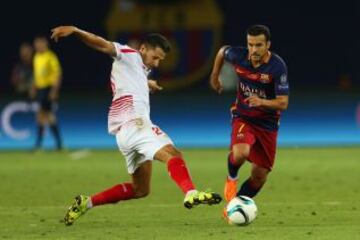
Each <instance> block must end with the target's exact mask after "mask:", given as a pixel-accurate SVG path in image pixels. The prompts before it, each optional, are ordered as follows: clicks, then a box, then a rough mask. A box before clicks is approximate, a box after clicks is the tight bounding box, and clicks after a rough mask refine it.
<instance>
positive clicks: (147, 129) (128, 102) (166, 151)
mask: <svg viewBox="0 0 360 240" xmlns="http://www.w3.org/2000/svg"><path fill="white" fill-rule="evenodd" d="M69 35H75V36H77V37H78V38H79V39H80V40H81V41H82V42H84V43H85V44H86V45H88V46H89V47H91V48H94V49H96V50H98V51H100V52H103V53H106V54H108V55H110V56H111V57H113V60H114V61H113V65H112V71H111V77H110V78H111V79H110V81H111V87H112V91H113V101H112V104H111V106H110V110H109V115H108V129H109V133H110V134H113V135H115V136H116V140H117V144H118V147H119V149H120V151H121V152H122V154H123V155H124V157H125V160H126V164H127V170H128V173H129V174H130V176H131V180H132V181H131V182H126V183H122V184H118V185H115V186H113V187H111V188H109V189H107V190H105V191H102V192H100V193H97V194H95V195H92V196H84V195H79V196H77V197H75V201H74V203H73V204H72V205H71V206H70V207H69V209H68V211H67V213H66V215H65V218H64V220H65V224H66V225H71V224H73V222H74V221H75V220H76V219H78V218H79V217H80V216H81V215H83V214H84V213H85V212H86V211H87V210H89V209H90V208H92V207H94V206H99V205H103V204H108V203H117V202H119V201H123V200H129V199H137V198H143V197H146V196H147V195H148V194H149V191H150V179H151V169H152V160H153V159H155V160H159V161H161V162H163V163H165V164H167V169H168V172H169V175H170V177H171V178H172V180H173V181H174V182H175V183H176V184H177V185H178V187H179V188H180V189H181V190H182V191H183V193H184V194H185V198H184V206H185V207H186V208H189V209H190V208H192V207H194V206H195V205H198V204H208V205H212V204H218V203H220V202H221V197H220V195H219V194H217V193H214V192H211V191H197V190H196V188H195V186H194V184H193V182H192V180H191V177H190V173H189V171H188V169H187V167H186V165H185V161H184V160H183V158H182V154H181V152H180V151H179V150H177V149H176V148H175V147H174V144H173V142H172V141H171V139H170V138H169V137H168V136H167V135H166V134H165V133H164V132H163V131H162V130H161V129H160V128H159V127H158V126H156V125H154V124H153V123H152V122H151V120H150V104H149V91H155V90H160V89H161V87H160V86H159V85H157V83H156V82H155V81H152V80H148V78H147V76H148V74H149V72H150V71H151V69H152V68H156V67H158V66H159V64H160V62H161V61H162V60H164V59H165V57H166V54H167V53H168V52H169V51H170V44H169V42H168V40H167V39H166V38H165V37H163V36H162V35H160V34H156V33H153V34H149V35H147V36H146V37H145V38H144V39H143V40H142V41H141V43H140V49H139V50H135V49H132V48H130V47H129V46H127V45H121V44H119V43H116V42H110V41H107V40H105V39H103V38H101V37H99V36H96V35H94V34H92V33H89V32H86V31H83V30H81V29H79V28H77V27H74V26H60V27H56V28H54V29H52V35H51V38H52V39H54V40H55V41H56V42H57V41H58V39H59V38H62V37H67V36H69Z"/></svg>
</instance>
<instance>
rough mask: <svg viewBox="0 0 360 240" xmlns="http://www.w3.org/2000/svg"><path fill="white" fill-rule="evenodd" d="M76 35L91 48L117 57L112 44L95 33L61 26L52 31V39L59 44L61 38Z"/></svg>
mask: <svg viewBox="0 0 360 240" xmlns="http://www.w3.org/2000/svg"><path fill="white" fill-rule="evenodd" d="M72 34H74V35H75V36H77V37H78V38H80V40H81V41H83V42H84V43H85V44H86V45H88V46H89V47H91V48H93V49H95V50H98V51H100V52H103V53H106V54H108V55H110V56H113V57H114V56H116V49H115V46H114V44H113V43H112V42H110V41H107V40H106V39H104V38H102V37H99V36H97V35H95V34H93V33H90V32H86V31H84V30H81V29H79V28H77V27H75V26H59V27H56V28H53V29H52V30H51V38H52V39H54V40H55V42H57V41H58V40H59V39H60V38H63V37H67V36H70V35H72Z"/></svg>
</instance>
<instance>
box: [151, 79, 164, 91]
mask: <svg viewBox="0 0 360 240" xmlns="http://www.w3.org/2000/svg"><path fill="white" fill-rule="evenodd" d="M148 85H149V88H150V92H151V93H154V92H156V91H160V90H163V88H162V87H161V86H160V85H158V83H157V81H155V80H151V79H149V80H148Z"/></svg>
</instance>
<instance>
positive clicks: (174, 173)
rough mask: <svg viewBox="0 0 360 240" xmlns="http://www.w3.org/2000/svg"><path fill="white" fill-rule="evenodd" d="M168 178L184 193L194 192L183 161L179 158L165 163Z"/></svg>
mask: <svg viewBox="0 0 360 240" xmlns="http://www.w3.org/2000/svg"><path fill="white" fill-rule="evenodd" d="M167 167H168V172H169V174H170V177H171V178H172V179H173V180H174V181H175V182H176V184H177V185H178V186H179V187H180V188H181V190H182V191H183V192H184V193H187V192H188V191H190V190H194V189H195V187H194V184H193V182H192V180H191V177H190V174H189V171H188V169H187V167H186V165H185V161H184V160H183V159H182V158H181V157H173V158H172V159H170V160H169V161H168V163H167Z"/></svg>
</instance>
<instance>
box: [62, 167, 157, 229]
mask: <svg viewBox="0 0 360 240" xmlns="http://www.w3.org/2000/svg"><path fill="white" fill-rule="evenodd" d="M151 169H152V162H151V161H145V162H143V163H142V164H141V165H140V166H139V167H138V168H137V169H136V170H135V172H134V173H133V174H131V178H132V183H122V184H118V185H115V186H113V187H111V188H109V189H106V190H104V191H102V192H99V193H97V194H94V195H93V196H91V197H89V196H84V195H79V196H77V197H75V200H74V203H73V204H72V205H71V206H70V207H69V209H68V210H67V212H66V215H65V218H64V221H65V225H67V226H69V225H72V224H73V223H74V222H75V221H76V220H77V219H78V218H79V217H81V216H82V215H84V214H85V213H86V212H87V211H88V210H89V209H90V208H93V207H96V206H100V205H105V204H114V203H117V202H119V201H125V200H129V199H137V198H143V197H146V196H147V195H149V193H150V181H151Z"/></svg>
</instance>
